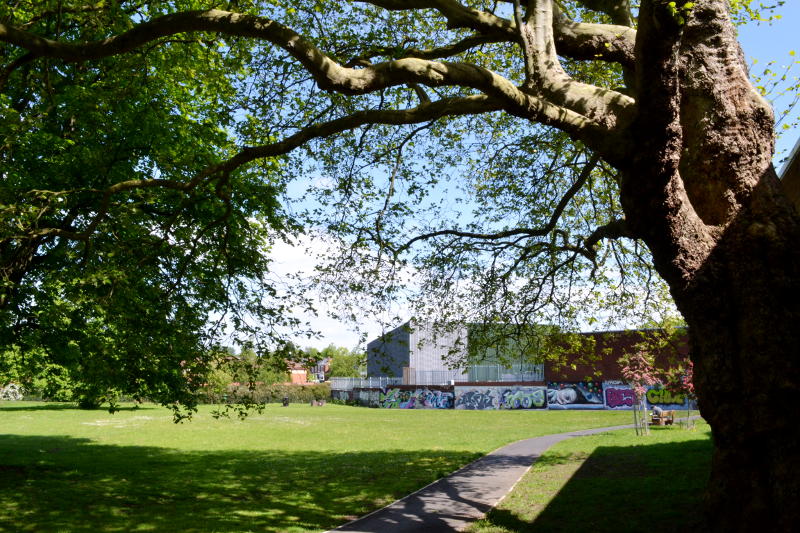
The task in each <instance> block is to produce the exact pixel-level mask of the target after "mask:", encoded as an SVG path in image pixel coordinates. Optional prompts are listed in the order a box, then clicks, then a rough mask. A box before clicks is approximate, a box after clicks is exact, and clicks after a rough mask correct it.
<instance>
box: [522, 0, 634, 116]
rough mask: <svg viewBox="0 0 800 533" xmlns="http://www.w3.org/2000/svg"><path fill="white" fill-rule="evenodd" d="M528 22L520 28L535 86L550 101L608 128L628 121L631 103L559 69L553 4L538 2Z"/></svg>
mask: <svg viewBox="0 0 800 533" xmlns="http://www.w3.org/2000/svg"><path fill="white" fill-rule="evenodd" d="M532 11H533V12H532V16H531V17H530V19H531V20H530V22H529V23H527V24H525V27H524V28H521V32H522V33H523V34H525V40H526V42H528V43H529V45H528V46H529V47H530V50H526V53H528V54H530V55H531V56H532V58H531V59H532V61H533V68H534V76H535V79H534V82H535V86H536V87H537V88H538V89H539V90H540V91H542V94H543V95H544V97H545V98H547V99H548V100H549V101H552V102H554V103H556V104H558V105H561V106H563V107H566V108H568V109H572V110H574V111H575V112H577V113H580V114H581V115H583V116H585V117H588V118H589V119H591V120H594V121H597V122H599V123H601V124H603V125H605V126H607V127H609V128H615V127H617V126H618V125H620V123H627V122H629V121H630V120H631V118H632V117H631V114H630V111H631V110H632V108H633V100H632V99H631V98H629V97H627V96H624V95H622V94H619V93H616V92H614V91H610V90H606V89H602V88H599V87H596V86H593V85H588V84H585V83H581V82H578V81H576V80H574V79H572V78H571V77H570V76H569V75H568V74H567V73H566V72H565V71H564V69H563V68H562V67H561V63H560V61H559V59H558V55H557V53H556V47H555V37H554V32H553V25H554V15H555V12H554V8H553V0H538V1H537V2H536V3H535V7H534V8H533V10H532Z"/></svg>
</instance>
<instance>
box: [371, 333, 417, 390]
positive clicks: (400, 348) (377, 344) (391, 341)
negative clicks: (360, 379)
mask: <svg viewBox="0 0 800 533" xmlns="http://www.w3.org/2000/svg"><path fill="white" fill-rule="evenodd" d="M409 333H410V322H406V323H405V324H403V325H402V326H399V327H397V328H395V329H393V330H392V331H390V332H388V333H385V334H384V335H382V336H381V337H379V338H377V339H375V340H373V341H372V342H370V343H369V344H367V375H368V376H370V377H375V376H391V377H402V376H403V367H405V366H409V357H410V346H411V339H410V334H409Z"/></svg>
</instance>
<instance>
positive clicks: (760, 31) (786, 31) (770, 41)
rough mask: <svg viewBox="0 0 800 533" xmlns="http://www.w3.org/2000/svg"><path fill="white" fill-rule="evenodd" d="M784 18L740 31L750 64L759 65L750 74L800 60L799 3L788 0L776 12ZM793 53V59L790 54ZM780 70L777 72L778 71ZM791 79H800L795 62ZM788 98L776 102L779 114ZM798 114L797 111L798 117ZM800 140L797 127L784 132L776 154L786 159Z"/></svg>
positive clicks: (740, 37)
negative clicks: (773, 64)
mask: <svg viewBox="0 0 800 533" xmlns="http://www.w3.org/2000/svg"><path fill="white" fill-rule="evenodd" d="M775 14H779V15H781V18H780V19H779V20H775V21H773V22H770V23H763V22H762V23H755V22H751V23H749V24H747V25H745V26H742V27H740V28H739V40H740V42H741V43H742V48H743V49H744V53H745V55H746V56H747V59H748V61H749V62H751V63H752V60H753V59H756V60H758V62H757V63H756V64H755V65H754V66H753V67H752V68H751V73H753V74H756V73H760V72H763V69H764V67H765V66H766V65H767V63H769V62H770V61H775V62H776V66H777V67H782V66H784V65H788V64H789V63H791V62H792V61H798V60H800V34H799V33H798V30H799V29H800V2H798V0H789V1H787V2H786V4H785V5H783V6H782V7H780V8H778V9H777V10H775ZM791 50H794V51H795V52H797V55H795V56H794V57H792V56H790V55H789V52H790V51H791ZM776 70H777V69H776ZM790 75H791V76H794V77H797V76H800V65H798V64H797V63H795V65H794V69H793V70H792V72H791V74H790ZM787 102H788V98H781V99H779V100H778V101H776V102H775V107H776V111H777V112H780V111H782V109H783V108H784V107H785V106H786V105H787ZM797 114H798V112H797V111H795V112H794V116H797ZM798 137H800V131H798V129H797V128H793V129H791V130H787V131H785V132H781V135H780V137H779V138H778V143H777V146H776V154H778V156H779V157H780V155H781V154H783V155H784V156H785V155H786V154H788V152H789V151H790V150H791V149H792V147H793V146H794V144H795V143H796V142H797V140H798Z"/></svg>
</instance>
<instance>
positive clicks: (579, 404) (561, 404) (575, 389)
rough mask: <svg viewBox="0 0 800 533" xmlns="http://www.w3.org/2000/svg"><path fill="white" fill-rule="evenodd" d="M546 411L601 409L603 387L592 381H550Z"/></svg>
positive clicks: (602, 406)
mask: <svg viewBox="0 0 800 533" xmlns="http://www.w3.org/2000/svg"><path fill="white" fill-rule="evenodd" d="M547 407H548V409H603V408H604V407H605V405H604V404H603V385H602V384H601V383H599V382H594V381H569V382H564V381H551V382H549V383H548V384H547Z"/></svg>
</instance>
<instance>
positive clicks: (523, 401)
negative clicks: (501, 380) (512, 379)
mask: <svg viewBox="0 0 800 533" xmlns="http://www.w3.org/2000/svg"><path fill="white" fill-rule="evenodd" d="M545 390H546V389H545V388H544V387H526V388H515V389H506V390H504V391H503V393H502V394H501V395H500V408H502V409H536V408H542V407H544V406H545Z"/></svg>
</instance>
